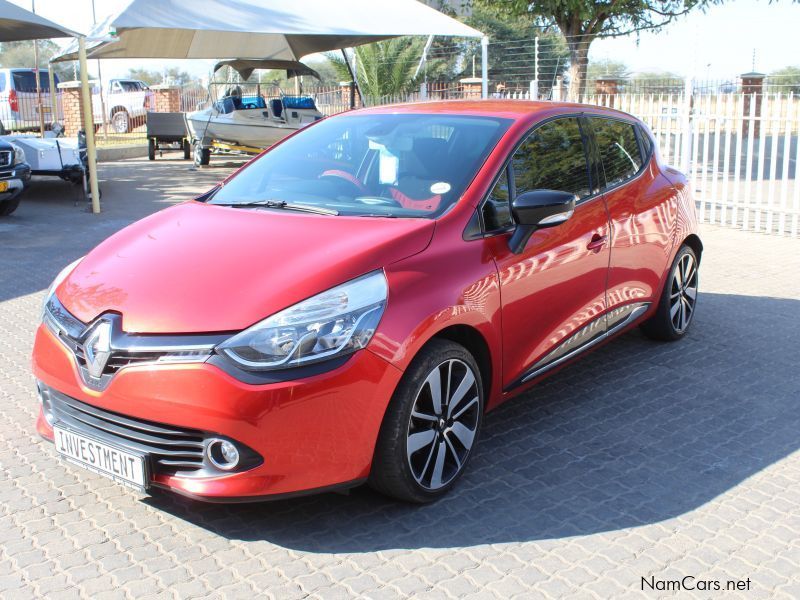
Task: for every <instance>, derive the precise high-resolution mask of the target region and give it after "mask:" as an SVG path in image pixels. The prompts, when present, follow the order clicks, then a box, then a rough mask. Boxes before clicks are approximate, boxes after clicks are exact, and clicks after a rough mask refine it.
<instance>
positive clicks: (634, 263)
mask: <svg viewBox="0 0 800 600" xmlns="http://www.w3.org/2000/svg"><path fill="white" fill-rule="evenodd" d="M584 122H585V123H586V126H587V128H590V129H591V131H592V133H593V140H594V145H595V148H596V151H595V152H594V156H595V157H596V158H597V159H598V160H599V162H600V164H599V165H598V170H599V171H600V173H601V175H602V180H601V185H602V190H603V196H604V198H605V201H606V206H607V207H608V211H609V216H610V219H611V236H610V240H609V241H610V246H611V259H610V266H609V274H608V308H609V310H610V312H609V322H608V326H609V328H611V327H613V325H614V322H615V321H617V322H619V321H620V320H621V319H624V318H627V317H628V315H629V314H630V312H631V311H635V310H638V311H639V312H641V311H642V308H641V307H643V306H644V307H645V308H646V305H647V304H648V303H651V302H655V301H656V295H657V294H658V292H659V287H660V282H661V278H662V276H663V274H664V270H665V268H666V266H667V262H668V261H669V254H670V250H671V247H672V223H674V222H675V210H676V204H675V198H674V193H673V191H672V187H671V186H670V185H669V182H667V181H666V180H665V179H664V177H663V175H661V173H660V171H659V169H658V165H657V162H656V160H655V158H654V155H653V147H652V141H651V140H649V138H648V139H645V136H646V135H647V134H646V132H644V130H643V129H640V126H639V125H638V124H637V123H636V122H634V121H628V120H623V119H621V118H611V117H599V116H590V117H587V118H586V119H585V121H584ZM648 142H649V143H648Z"/></svg>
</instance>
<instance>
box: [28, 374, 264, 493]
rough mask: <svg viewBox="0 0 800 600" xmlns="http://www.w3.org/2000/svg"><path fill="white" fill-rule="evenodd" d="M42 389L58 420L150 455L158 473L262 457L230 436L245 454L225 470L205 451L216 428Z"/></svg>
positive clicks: (247, 464)
mask: <svg viewBox="0 0 800 600" xmlns="http://www.w3.org/2000/svg"><path fill="white" fill-rule="evenodd" d="M39 393H40V394H41V395H42V398H43V400H44V399H46V400H47V402H46V403H44V402H43V404H46V405H47V406H48V407H49V411H50V416H51V417H52V419H53V422H54V423H56V424H59V423H60V424H62V425H63V426H64V427H66V428H67V429H70V430H72V431H75V432H76V433H84V434H86V435H89V436H92V437H94V438H97V439H99V440H100V441H105V442H107V443H109V444H112V445H114V446H118V447H120V448H124V449H127V450H130V451H133V452H136V453H138V454H142V455H144V456H146V457H147V460H149V462H150V466H151V472H152V473H154V474H156V475H178V476H181V477H211V476H219V475H221V474H228V473H236V472H240V471H245V470H248V469H251V468H253V467H255V466H258V465H259V464H261V463H262V462H263V460H262V458H261V457H260V456H259V455H258V454H257V453H256V452H254V451H253V450H251V449H250V448H248V447H247V446H245V445H243V444H241V443H238V442H236V441H234V440H230V441H231V442H233V443H235V444H236V447H237V448H238V449H239V452H240V454H241V457H242V459H241V460H240V463H239V467H238V468H237V469H236V470H235V471H224V472H223V471H220V470H219V469H217V468H216V467H214V466H213V465H212V464H211V463H210V461H209V460H208V457H207V456H206V445H207V443H208V441H209V440H213V439H216V438H219V437H222V436H220V435H219V434H217V433H214V432H208V431H202V430H199V429H192V428H188V427H178V426H174V425H165V424H163V423H156V422H153V421H148V420H145V419H139V418H137V417H130V416H127V415H123V414H120V413H117V412H114V411H110V410H106V409H103V408H99V407H97V406H93V405H91V404H86V403H85V402H81V401H80V400H76V399H75V398H72V397H71V396H67V395H66V394H62V393H61V392H59V391H57V390H54V389H53V388H51V387H48V386H46V385H44V384H43V383H41V382H39Z"/></svg>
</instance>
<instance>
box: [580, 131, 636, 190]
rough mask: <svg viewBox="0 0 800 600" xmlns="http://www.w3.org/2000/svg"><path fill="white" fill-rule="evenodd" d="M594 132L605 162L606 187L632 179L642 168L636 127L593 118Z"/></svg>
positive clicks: (601, 156) (601, 157)
mask: <svg viewBox="0 0 800 600" xmlns="http://www.w3.org/2000/svg"><path fill="white" fill-rule="evenodd" d="M591 124H592V131H594V138H595V140H596V143H597V149H598V151H599V153H600V159H601V160H602V161H603V170H604V171H605V174H606V187H609V186H612V185H616V184H618V183H620V182H623V181H625V180H626V179H630V178H631V177H633V176H634V175H636V173H638V172H639V169H640V168H641V166H642V155H641V152H640V151H639V143H638V142H637V141H636V130H635V129H634V127H635V125H633V124H631V123H626V122H625V121H616V120H613V119H603V118H592V119H591Z"/></svg>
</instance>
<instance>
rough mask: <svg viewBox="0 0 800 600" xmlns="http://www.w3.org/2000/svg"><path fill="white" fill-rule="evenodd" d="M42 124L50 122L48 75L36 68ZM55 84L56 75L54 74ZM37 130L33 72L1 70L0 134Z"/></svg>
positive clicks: (34, 75) (12, 69)
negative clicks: (42, 116) (40, 95)
mask: <svg viewBox="0 0 800 600" xmlns="http://www.w3.org/2000/svg"><path fill="white" fill-rule="evenodd" d="M38 71H39V82H40V88H41V93H42V113H43V114H44V122H45V124H46V125H49V124H50V123H51V122H52V121H53V109H52V106H51V105H50V74H49V71H48V70H47V69H38ZM54 77H55V82H56V85H58V82H59V79H58V75H55V74H54ZM35 129H39V103H38V99H37V97H36V69H26V68H0V133H2V132H3V130H5V131H29V130H35Z"/></svg>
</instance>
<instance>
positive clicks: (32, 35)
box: [0, 0, 78, 42]
mask: <svg viewBox="0 0 800 600" xmlns="http://www.w3.org/2000/svg"><path fill="white" fill-rule="evenodd" d="M76 35H78V34H76V33H75V32H74V31H70V30H69V29H67V28H66V27H62V26H61V25H58V24H57V23H53V22H52V21H49V20H47V19H44V18H42V17H40V16H39V15H35V14H33V13H32V12H31V11H29V10H25V9H24V8H20V7H19V6H17V5H16V4H11V2H6V0H0V42H19V41H22V40H43V39H49V38H59V37H75V36H76Z"/></svg>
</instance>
